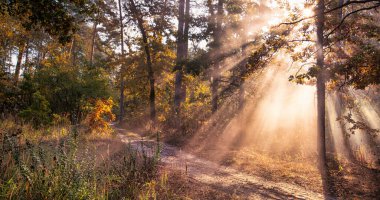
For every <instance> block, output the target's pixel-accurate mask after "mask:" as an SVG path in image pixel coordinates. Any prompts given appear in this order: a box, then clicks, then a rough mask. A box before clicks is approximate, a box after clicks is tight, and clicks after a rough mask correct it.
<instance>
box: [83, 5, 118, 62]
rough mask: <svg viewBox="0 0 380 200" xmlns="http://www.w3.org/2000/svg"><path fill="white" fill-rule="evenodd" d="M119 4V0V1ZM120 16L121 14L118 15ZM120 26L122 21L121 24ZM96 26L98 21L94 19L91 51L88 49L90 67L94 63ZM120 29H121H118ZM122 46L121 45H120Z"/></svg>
mask: <svg viewBox="0 0 380 200" xmlns="http://www.w3.org/2000/svg"><path fill="white" fill-rule="evenodd" d="M119 2H120V0H119ZM119 11H120V10H119ZM120 14H121V13H120ZM120 24H122V21H121V23H120ZM97 26H98V20H97V19H95V21H94V25H93V28H92V36H91V37H92V38H91V49H90V65H91V66H92V64H93V61H94V51H95V39H96V33H97ZM120 28H121V27H120ZM122 45H123V44H122Z"/></svg>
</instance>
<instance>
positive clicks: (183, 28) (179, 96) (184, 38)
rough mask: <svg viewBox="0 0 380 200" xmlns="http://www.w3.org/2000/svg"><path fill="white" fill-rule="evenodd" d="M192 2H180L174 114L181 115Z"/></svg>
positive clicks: (187, 0)
mask: <svg viewBox="0 0 380 200" xmlns="http://www.w3.org/2000/svg"><path fill="white" fill-rule="evenodd" d="M189 19H190V0H186V1H185V0H179V13H178V33H177V60H176V66H175V67H174V70H175V72H176V74H175V84H174V88H175V89H174V112H175V114H179V113H180V107H181V102H182V101H184V100H185V99H186V96H185V93H186V92H185V91H184V87H183V85H182V82H183V81H182V80H183V65H184V64H185V62H186V59H187V56H188V39H189Z"/></svg>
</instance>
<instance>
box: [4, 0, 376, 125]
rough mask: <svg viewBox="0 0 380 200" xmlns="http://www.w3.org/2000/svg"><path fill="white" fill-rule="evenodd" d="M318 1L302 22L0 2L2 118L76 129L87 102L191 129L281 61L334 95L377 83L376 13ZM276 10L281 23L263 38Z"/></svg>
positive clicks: (145, 7)
mask: <svg viewBox="0 0 380 200" xmlns="http://www.w3.org/2000/svg"><path fill="white" fill-rule="evenodd" d="M318 2H319V3H320V4H317V3H318ZM318 2H314V1H312V2H307V3H306V5H305V8H310V9H313V10H314V14H315V16H311V17H305V16H303V15H302V11H300V10H297V9H292V8H293V7H292V6H291V5H290V4H289V3H288V2H286V1H284V2H279V3H278V5H277V6H276V7H274V6H273V5H271V4H269V3H267V2H265V1H250V0H207V1H202V2H198V1H190V0H179V1H175V0H155V1H153V0H148V1H142V0H141V1H140V0H118V1H113V0H64V1H42V0H41V1H40V0H37V1H36V0H33V1H32V0H27V1H18V0H13V1H3V2H2V3H1V4H0V6H1V18H0V23H1V30H0V34H1V37H0V42H1V47H0V62H1V82H0V84H1V90H0V95H1V96H0V106H1V109H2V114H3V115H5V114H11V115H17V116H21V117H23V118H24V119H29V120H32V121H33V120H34V121H35V124H36V125H38V124H47V123H49V121H51V120H50V119H51V117H52V116H53V114H56V115H59V116H65V117H67V118H68V119H70V121H71V123H80V122H81V121H82V120H84V119H85V118H86V116H87V114H88V113H89V112H90V111H91V110H92V108H93V107H94V105H95V104H94V103H91V102H96V100H102V101H105V100H108V99H113V101H114V102H119V106H115V107H114V108H113V112H114V113H116V114H117V116H118V118H119V120H120V121H123V120H125V121H131V120H133V119H134V118H135V119H141V117H145V118H144V119H146V120H149V121H153V122H165V123H166V124H168V125H170V126H171V127H178V126H179V127H182V128H185V127H195V128H194V129H196V127H198V126H199V125H200V123H202V121H204V120H206V119H208V117H209V116H211V115H212V113H215V112H216V111H217V110H218V108H219V107H220V105H221V104H222V102H223V101H224V100H225V99H226V98H228V97H231V96H233V97H235V98H236V97H238V99H239V100H238V101H234V102H236V108H237V109H239V108H242V107H243V106H244V101H245V95H244V94H245V93H246V91H244V87H242V86H243V85H244V82H245V80H246V79H247V78H249V77H250V75H252V74H254V73H256V72H258V71H259V70H258V69H262V68H264V67H265V66H266V65H267V64H268V63H269V62H270V61H271V59H272V58H273V57H274V56H275V55H276V54H277V53H278V52H280V51H281V52H285V53H286V54H289V55H291V57H292V58H293V62H298V63H304V64H302V66H303V67H304V68H302V66H301V69H302V70H299V72H298V73H297V74H295V75H294V76H291V77H290V80H292V81H295V82H297V83H307V82H309V83H310V82H311V83H313V81H315V77H318V76H320V75H321V74H323V81H322V82H320V83H321V84H322V85H325V83H327V82H328V83H329V86H331V87H330V88H335V89H342V88H344V87H346V86H354V87H355V88H357V89H364V88H366V87H367V86H369V85H373V84H378V83H379V77H380V76H379V74H380V67H379V63H380V62H379V57H380V56H379V48H378V44H377V43H376V41H378V39H379V35H378V33H379V25H378V24H377V23H376V22H377V19H378V18H379V13H378V12H377V11H376V10H375V8H376V7H378V6H379V2H378V1H362V2H358V3H352V2H351V3H350V2H343V1H340V0H337V1H332V2H331V3H329V4H326V5H325V4H323V6H321V5H322V4H321V2H320V1H318ZM283 10H288V11H289V13H288V16H287V17H285V18H283V19H281V20H282V21H284V22H286V23H283V24H282V25H278V26H274V27H266V26H267V23H268V21H270V20H271V18H273V16H272V15H271V14H273V13H275V12H279V11H283ZM319 11H321V12H319ZM322 11H323V12H322ZM318 14H319V15H318ZM316 16H319V17H321V16H323V20H322V18H317V26H315V25H314V22H313V20H312V19H314V18H315V17H316ZM359 19H360V20H359ZM321 25H322V27H321ZM352 27H355V28H352ZM263 28H267V29H268V30H267V31H263ZM321 28H322V29H321ZM316 31H319V32H318V37H317V39H316V38H315V34H316ZM316 44H317V45H316ZM300 46H301V47H300ZM297 49H298V50H297ZM318 50H322V53H321V52H320V51H318ZM316 55H319V56H322V57H319V61H318V62H317V63H315V62H314V61H313V59H314V58H315V56H316ZM322 60H323V62H322V65H323V66H321V61H322ZM289 65H291V64H290V63H289ZM305 66H307V67H305ZM322 69H323V70H322ZM310 80H311V81H310ZM319 80H321V79H319ZM321 84H320V85H321ZM323 90H324V89H323ZM323 93H325V92H324V91H323ZM321 101H324V97H322V98H321ZM321 108H322V107H321ZM123 117H126V118H123ZM36 118H38V119H36ZM322 118H324V117H323V116H322ZM184 132H187V131H184Z"/></svg>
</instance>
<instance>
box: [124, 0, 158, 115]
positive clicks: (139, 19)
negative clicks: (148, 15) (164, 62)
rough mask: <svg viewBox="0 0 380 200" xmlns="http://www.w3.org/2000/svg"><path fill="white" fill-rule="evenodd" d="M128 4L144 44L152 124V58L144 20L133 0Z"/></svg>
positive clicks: (153, 101)
mask: <svg viewBox="0 0 380 200" xmlns="http://www.w3.org/2000/svg"><path fill="white" fill-rule="evenodd" d="M129 2H130V8H131V11H132V16H133V18H134V19H135V20H136V21H137V25H138V28H139V30H140V32H141V35H142V39H143V43H144V44H143V45H144V50H145V55H146V64H147V70H148V80H149V108H150V119H151V120H152V121H153V122H154V121H155V119H156V94H155V90H154V82H155V80H154V73H153V66H152V58H151V53H150V49H149V43H148V36H147V34H146V31H145V28H144V20H143V18H142V16H141V13H140V12H139V10H137V8H136V5H135V2H134V0H129Z"/></svg>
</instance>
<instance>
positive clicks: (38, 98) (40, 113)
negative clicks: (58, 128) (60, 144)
mask: <svg viewBox="0 0 380 200" xmlns="http://www.w3.org/2000/svg"><path fill="white" fill-rule="evenodd" d="M50 112H51V110H50V105H49V102H48V101H47V100H46V98H45V97H44V96H43V95H41V94H40V92H35V93H34V94H33V97H32V104H31V105H30V106H29V107H28V108H27V109H25V110H22V111H21V112H20V116H21V117H22V118H24V119H26V120H28V121H31V122H32V123H33V125H34V126H35V127H39V126H41V125H47V124H49V123H50V122H51V118H50V116H49V115H50Z"/></svg>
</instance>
